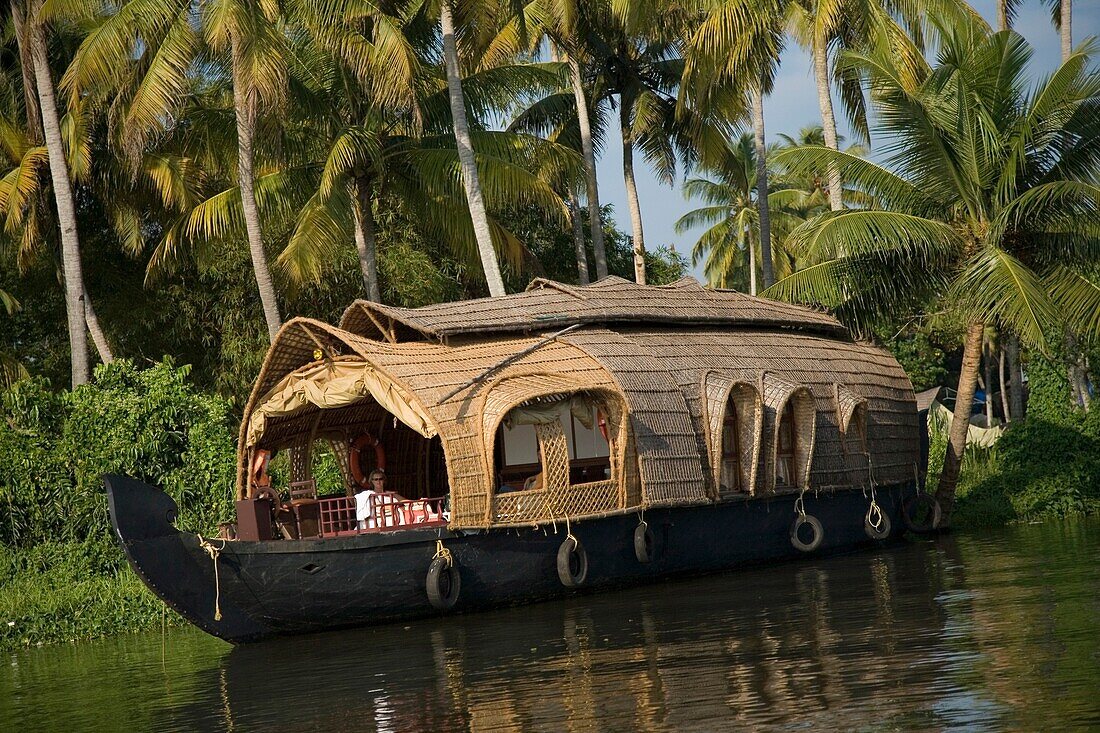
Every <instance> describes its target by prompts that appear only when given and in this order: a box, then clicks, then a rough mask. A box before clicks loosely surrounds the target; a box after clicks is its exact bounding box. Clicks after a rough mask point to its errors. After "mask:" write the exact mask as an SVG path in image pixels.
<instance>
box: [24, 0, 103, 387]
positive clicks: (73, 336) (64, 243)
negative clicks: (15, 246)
mask: <svg viewBox="0 0 1100 733" xmlns="http://www.w3.org/2000/svg"><path fill="white" fill-rule="evenodd" d="M41 7H42V4H41V3H40V2H35V3H34V4H32V5H31V8H30V13H29V14H28V18H27V19H26V22H27V23H28V24H29V29H28V30H29V31H30V33H29V34H28V36H29V40H30V54H31V59H32V63H33V64H34V78H35V85H36V86H37V87H38V97H39V102H40V110H41V113H42V131H43V133H44V134H45V138H46V150H47V153H48V154H49V158H50V178H51V180H52V183H53V196H54V202H55V203H56V204H57V221H58V225H59V226H60V229H61V270H62V272H63V273H64V280H65V313H66V316H67V321H68V326H69V361H70V369H71V375H72V386H73V387H79V386H80V385H82V384H86V383H87V382H88V378H89V376H90V369H89V362H88V337H87V332H86V331H85V320H84V269H83V266H82V265H81V262H80V239H79V237H78V236H77V231H76V206H75V204H74V202H73V184H72V181H71V180H70V179H69V166H68V163H67V162H66V160H65V144H64V142H63V141H62V139H61V121H60V119H59V118H58V115H57V98H56V96H55V95H54V88H53V77H52V76H51V75H50V65H49V61H48V59H47V57H46V29H45V28H44V27H43V26H42V23H41V21H40V20H39V19H38V14H39V12H40V10H41Z"/></svg>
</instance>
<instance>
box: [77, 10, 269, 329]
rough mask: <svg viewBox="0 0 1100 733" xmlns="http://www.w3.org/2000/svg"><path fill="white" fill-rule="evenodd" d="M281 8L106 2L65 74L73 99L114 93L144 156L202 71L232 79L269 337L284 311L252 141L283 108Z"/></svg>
mask: <svg viewBox="0 0 1100 733" xmlns="http://www.w3.org/2000/svg"><path fill="white" fill-rule="evenodd" d="M277 10H278V7H277V5H276V4H274V3H268V2H258V1H256V0H206V1H205V2H201V3H198V4H196V3H195V2H193V0H127V2H123V3H121V4H114V3H105V4H103V5H102V6H101V7H100V8H99V11H98V12H99V15H98V16H97V17H96V19H95V21H96V22H95V25H94V27H93V28H92V30H91V31H90V32H89V34H88V36H87V37H86V38H85V40H84V42H83V43H82V44H81V46H80V49H79V50H78V51H77V54H76V57H75V59H74V61H73V63H72V64H71V65H70V67H69V70H68V72H67V73H66V75H65V77H64V79H63V80H62V86H63V87H64V88H65V89H66V90H67V91H68V92H69V94H70V96H71V97H72V98H78V97H80V96H81V95H83V94H87V93H89V92H93V93H99V94H101V96H104V97H105V96H107V94H108V93H110V94H112V95H113V99H114V102H113V105H114V107H115V115H114V117H115V119H117V125H116V127H117V129H116V131H115V132H116V135H115V138H116V140H117V141H118V144H119V145H120V146H121V148H122V149H123V150H124V151H125V152H126V153H128V155H129V158H130V159H131V160H132V161H136V160H137V159H138V158H139V157H140V153H141V151H142V150H144V149H145V147H146V145H147V144H148V143H149V142H150V141H151V140H153V139H155V138H156V137H157V136H159V135H162V134H163V133H164V130H165V126H166V125H168V124H170V123H171V121H173V120H175V119H177V118H178V114H179V112H180V110H181V109H182V108H183V105H185V104H187V102H188V99H189V97H188V94H187V91H188V89H189V87H190V86H191V84H192V83H193V80H194V77H195V75H196V74H199V75H206V76H218V75H222V74H224V75H226V76H227V77H228V78H229V80H230V81H231V83H232V88H233V110H234V124H235V128H236V135H237V139H236V147H237V166H236V167H237V186H238V192H237V196H238V197H239V200H240V204H239V205H240V208H241V219H242V221H243V224H244V229H245V232H246V238H247V242H248V249H249V254H250V256H251V259H252V266H253V271H254V274H255V278H256V287H257V290H258V293H259V296H260V302H261V304H262V306H263V312H264V320H265V321H266V324H267V330H268V336H269V337H270V338H271V339H274V338H275V334H276V332H277V331H278V330H279V327H280V326H281V325H282V318H281V316H280V314H279V305H278V299H277V297H276V294H275V285H274V282H273V280H272V277H271V268H270V266H269V265H268V261H267V254H266V252H265V249H264V244H263V233H262V227H261V222H260V216H259V210H258V205H257V201H256V196H257V192H256V178H255V168H254V166H255V161H254V148H255V133H256V126H257V123H258V121H259V120H258V117H259V113H260V110H261V107H278V105H279V103H280V102H281V101H282V100H283V99H284V98H285V93H286V92H285V87H286V76H287V69H286V62H285V45H286V43H287V40H288V38H287V34H285V33H281V32H280V31H279V30H278V28H277V27H276V23H277V21H278V16H277ZM135 39H140V41H136V40H135ZM197 64H198V65H197Z"/></svg>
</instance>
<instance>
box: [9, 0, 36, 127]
mask: <svg viewBox="0 0 1100 733" xmlns="http://www.w3.org/2000/svg"><path fill="white" fill-rule="evenodd" d="M11 17H12V24H13V25H14V26H15V45H16V47H17V48H18V50H19V68H20V70H21V72H22V74H23V104H24V106H25V107H26V117H27V137H29V138H30V139H31V142H34V143H40V142H41V141H42V114H41V112H40V111H39V109H38V93H37V92H36V91H35V88H34V59H32V58H31V51H30V43H29V42H28V38H27V36H26V31H27V23H26V18H24V16H23V9H22V8H20V7H19V0H12V1H11Z"/></svg>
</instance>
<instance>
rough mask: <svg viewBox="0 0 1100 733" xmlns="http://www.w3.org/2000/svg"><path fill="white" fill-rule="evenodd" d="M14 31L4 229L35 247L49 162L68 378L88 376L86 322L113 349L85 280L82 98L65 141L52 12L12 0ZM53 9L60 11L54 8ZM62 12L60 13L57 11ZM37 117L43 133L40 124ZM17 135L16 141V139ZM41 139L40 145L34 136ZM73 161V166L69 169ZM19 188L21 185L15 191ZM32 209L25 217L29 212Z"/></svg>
mask: <svg viewBox="0 0 1100 733" xmlns="http://www.w3.org/2000/svg"><path fill="white" fill-rule="evenodd" d="M11 10H12V15H11V20H12V29H13V36H14V38H15V41H16V44H17V46H18V53H17V55H18V57H19V59H20V69H21V76H22V80H23V105H24V109H25V113H26V127H23V128H22V130H20V126H19V125H18V124H16V122H15V120H14V119H11V118H9V120H8V125H7V126H6V130H5V132H6V134H7V137H8V142H9V144H8V145H7V146H6V149H7V152H8V157H9V162H10V163H11V164H12V165H13V168H12V169H11V170H10V171H6V172H7V176H5V180H4V183H3V184H0V185H3V186H4V187H5V188H6V189H7V192H6V193H0V199H2V200H0V208H3V209H4V210H5V211H6V213H7V219H8V221H7V226H6V227H5V228H6V229H7V231H8V232H9V233H11V232H13V231H20V232H21V234H20V239H21V242H22V244H23V247H21V249H22V250H23V252H24V253H26V252H27V251H31V250H34V249H36V248H37V246H38V243H37V242H35V239H36V238H37V237H38V235H39V234H40V233H41V227H40V226H39V225H40V224H41V220H40V218H39V217H42V216H46V211H45V207H44V206H43V205H42V201H43V199H44V193H45V191H44V190H43V189H41V188H40V187H41V186H42V185H44V182H43V180H42V178H41V177H40V176H39V175H38V174H39V173H40V172H42V171H43V169H44V168H48V169H49V175H50V181H51V186H50V191H51V193H52V197H53V199H54V204H55V207H56V213H57V230H58V233H59V239H60V243H61V271H62V279H63V283H64V287H65V309H66V316H67V322H68V330H69V351H70V369H71V379H72V385H73V386H74V387H75V386H78V385H80V384H84V383H86V382H87V381H88V379H89V377H90V366H89V360H88V342H87V333H86V329H90V331H91V333H92V336H93V340H94V341H95V344H96V348H97V351H98V352H99V354H100V357H101V358H102V359H103V360H104V361H105V362H109V361H111V358H112V356H111V351H110V348H109V346H108V345H107V339H106V337H105V336H104V334H103V329H102V328H101V327H100V325H99V319H98V318H97V317H96V314H95V310H94V308H93V307H92V301H91V298H90V296H89V295H88V292H87V288H86V287H85V284H84V268H83V263H82V262H81V256H80V238H79V234H78V231H77V221H76V203H75V199H74V193H73V177H74V175H80V174H81V173H82V172H86V171H87V167H88V164H89V163H90V156H89V154H88V146H87V138H86V136H85V135H83V134H82V133H84V132H86V131H87V127H88V126H87V124H85V123H86V119H85V117H84V115H83V114H82V110H81V109H80V108H81V106H82V105H81V103H80V101H79V100H77V101H76V102H75V104H74V105H72V107H73V109H71V110H69V112H70V113H71V114H70V115H68V116H67V118H68V122H69V124H68V130H70V131H72V134H70V135H69V138H70V143H71V144H70V145H67V144H66V142H65V140H64V139H63V137H62V132H61V130H62V117H61V115H60V114H59V110H58V101H57V95H56V92H55V87H54V82H53V72H52V70H51V68H50V59H49V48H48V45H49V30H50V25H51V23H53V22H54V21H55V20H56V19H57V18H55V16H53V15H51V13H50V12H49V11H47V9H46V8H45V4H44V3H42V2H40V0H27V1H25V2H24V1H23V0H13V2H12V4H11ZM52 12H54V13H56V12H58V10H57V9H53V11H52ZM58 17H59V16H58ZM39 124H41V132H40V131H39V129H38V127H37V125H39ZM20 138H21V140H20ZM40 140H41V141H43V142H44V147H43V146H41V145H39V144H38V143H39V141H40ZM74 166H75V169H74ZM17 187H20V188H19V190H16V188H17ZM28 215H29V218H28Z"/></svg>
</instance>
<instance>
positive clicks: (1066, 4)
mask: <svg viewBox="0 0 1100 733" xmlns="http://www.w3.org/2000/svg"><path fill="white" fill-rule="evenodd" d="M1059 25H1060V26H1061V27H1060V28H1059V30H1060V32H1061V36H1062V61H1065V60H1066V59H1068V58H1069V55H1070V53H1072V52H1073V0H1062V6H1061V8H1059Z"/></svg>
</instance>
